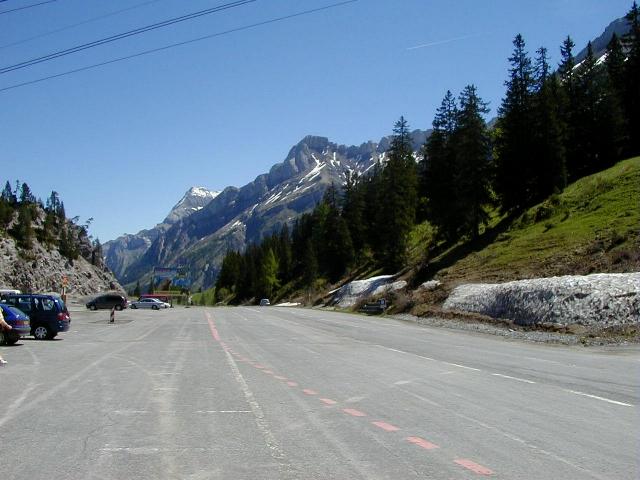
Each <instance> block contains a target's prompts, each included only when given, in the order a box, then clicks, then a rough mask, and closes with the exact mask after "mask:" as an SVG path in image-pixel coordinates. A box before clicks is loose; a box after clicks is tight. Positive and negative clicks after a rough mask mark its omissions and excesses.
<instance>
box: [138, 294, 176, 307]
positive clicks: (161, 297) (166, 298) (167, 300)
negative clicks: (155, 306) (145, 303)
mask: <svg viewBox="0 0 640 480" xmlns="http://www.w3.org/2000/svg"><path fill="white" fill-rule="evenodd" d="M143 298H155V299H157V300H160V301H161V302H164V303H168V304H169V306H170V307H173V305H172V304H171V297H170V296H168V295H160V294H155V293H143V294H142V295H140V298H139V299H138V300H142V299H143Z"/></svg>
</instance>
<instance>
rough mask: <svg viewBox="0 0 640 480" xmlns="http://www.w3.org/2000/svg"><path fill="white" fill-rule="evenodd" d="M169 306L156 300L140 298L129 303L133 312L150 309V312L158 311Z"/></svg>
mask: <svg viewBox="0 0 640 480" xmlns="http://www.w3.org/2000/svg"><path fill="white" fill-rule="evenodd" d="M170 306H171V305H169V304H168V303H167V302H162V301H160V300H158V299H157V298H140V300H137V301H135V302H131V308H133V309H134V310H135V309H136V308H150V309H152V310H160V309H161V308H169V307H170Z"/></svg>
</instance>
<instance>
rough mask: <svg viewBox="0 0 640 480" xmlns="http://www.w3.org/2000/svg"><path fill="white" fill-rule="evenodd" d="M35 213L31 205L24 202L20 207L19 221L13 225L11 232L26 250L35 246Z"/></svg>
mask: <svg viewBox="0 0 640 480" xmlns="http://www.w3.org/2000/svg"><path fill="white" fill-rule="evenodd" d="M32 222H33V215H32V211H31V208H30V205H29V204H27V203H22V204H21V205H20V207H18V221H17V222H16V225H15V226H14V227H13V229H12V232H11V234H12V235H13V237H14V238H15V239H16V241H17V242H18V245H19V246H20V247H22V248H24V249H25V250H30V249H31V248H33V237H34V231H33V225H32Z"/></svg>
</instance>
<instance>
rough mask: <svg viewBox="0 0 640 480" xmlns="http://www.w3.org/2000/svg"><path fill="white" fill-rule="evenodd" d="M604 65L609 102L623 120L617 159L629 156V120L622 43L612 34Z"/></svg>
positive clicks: (621, 121) (621, 120)
mask: <svg viewBox="0 0 640 480" xmlns="http://www.w3.org/2000/svg"><path fill="white" fill-rule="evenodd" d="M605 65H606V68H607V74H608V89H609V94H610V96H611V101H612V102H614V104H615V109H616V111H618V112H622V114H623V115H622V116H623V118H622V119H620V127H621V131H620V134H619V136H620V141H621V147H620V150H621V151H620V152H619V154H618V157H622V156H629V155H630V150H631V149H630V146H629V118H628V114H627V113H628V112H627V111H626V110H625V108H624V105H625V89H626V84H625V82H626V76H625V55H624V52H623V48H622V43H621V42H620V39H619V38H618V36H617V35H616V34H615V33H614V34H613V35H612V36H611V40H610V41H609V43H608V44H607V56H606V59H605Z"/></svg>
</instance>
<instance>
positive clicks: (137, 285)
mask: <svg viewBox="0 0 640 480" xmlns="http://www.w3.org/2000/svg"><path fill="white" fill-rule="evenodd" d="M133 296H134V297H136V298H139V297H140V280H138V281H137V282H136V287H135V288H134V289H133Z"/></svg>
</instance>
